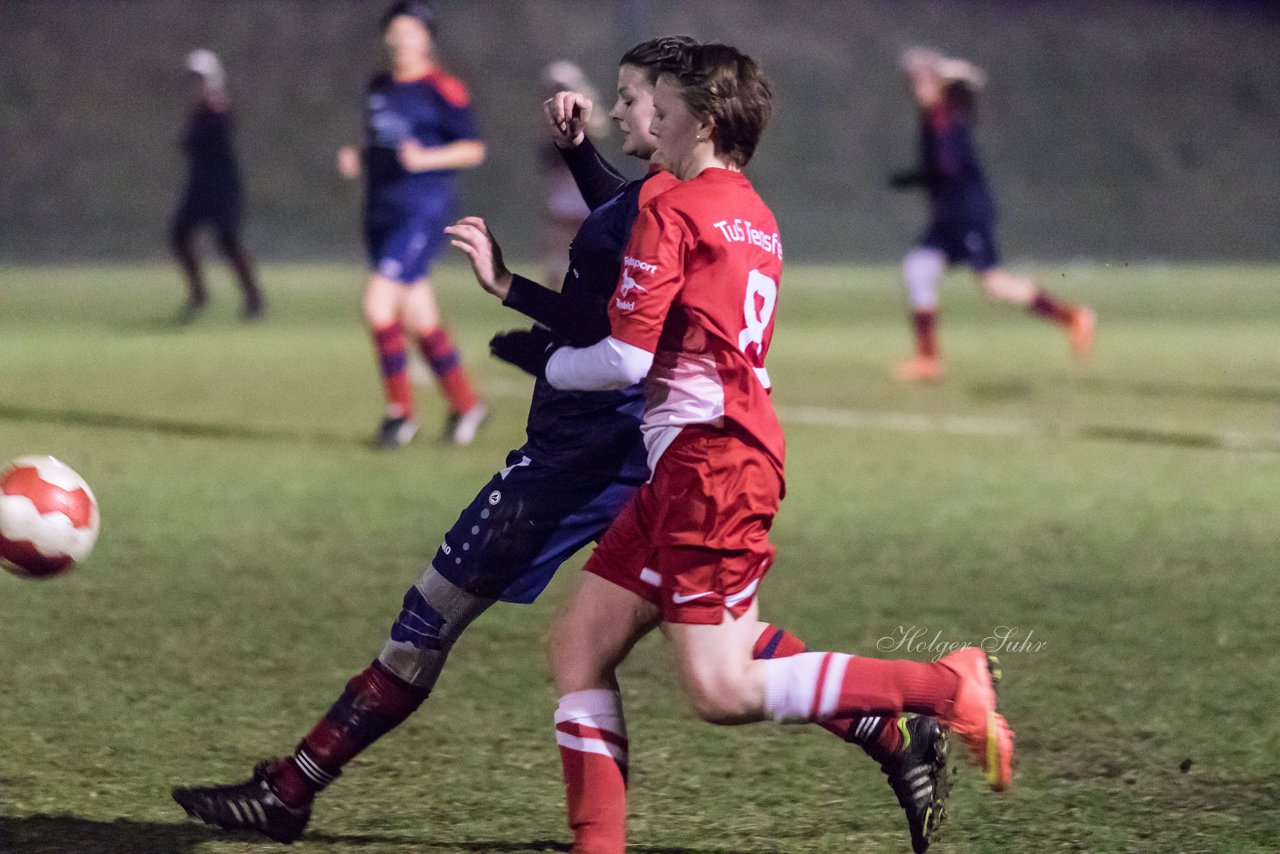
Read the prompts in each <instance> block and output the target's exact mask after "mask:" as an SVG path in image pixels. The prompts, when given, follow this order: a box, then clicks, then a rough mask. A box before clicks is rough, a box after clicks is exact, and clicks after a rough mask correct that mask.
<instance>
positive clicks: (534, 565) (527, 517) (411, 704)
mask: <svg viewBox="0 0 1280 854" xmlns="http://www.w3.org/2000/svg"><path fill="white" fill-rule="evenodd" d="M689 43H690V41H689V40H687V39H657V40H654V41H652V42H646V43H644V44H642V45H639V46H637V47H636V48H635V49H633V50H632V51H631V52H629V53H628V54H627V57H626V58H625V59H626V61H627V62H628V63H631V64H630V65H626V66H624V67H626V68H630V67H636V68H641V69H646V70H647V69H651V68H652V69H654V70H653V72H652V73H654V74H655V75H656V69H657V68H658V67H662V66H664V65H665V64H667V63H671V62H676V61H679V59H680V57H681V56H682V55H683V54H682V51H683V49H684V48H685V47H686V46H687V45H688V44H689ZM620 102H621V98H620ZM580 130H581V128H580V127H575V128H573V129H572V130H570V129H568V128H567V127H566V129H565V131H564V132H563V133H560V134H559V135H560V136H562V137H567V138H566V139H564V140H562V143H563V144H564V145H565V146H567V147H565V148H563V154H564V158H565V162H566V164H567V165H568V166H569V168H570V169H571V170H572V171H573V173H574V176H575V179H576V180H577V181H578V184H579V187H580V188H581V190H582V193H583V197H584V198H585V200H586V201H587V204H588V206H589V207H590V208H591V209H592V213H591V214H590V215H589V216H588V218H587V220H586V221H585V222H584V223H583V225H582V227H581V229H580V230H579V232H578V234H577V235H576V237H575V239H574V241H573V244H572V246H571V249H570V255H571V265H572V266H571V271H570V273H569V274H568V275H567V276H566V278H565V283H564V287H563V288H562V290H561V291H560V292H556V291H553V290H551V289H549V288H545V287H543V286H542V285H539V284H537V283H535V282H532V281H530V280H528V279H523V278H521V277H511V280H510V281H509V286H508V289H507V292H506V297H505V300H504V302H505V303H506V304H507V305H508V306H510V307H512V308H514V309H516V310H518V311H520V312H522V313H524V314H526V315H528V316H529V317H531V318H533V319H534V320H537V321H538V322H539V323H541V324H544V326H545V327H546V328H548V329H550V330H553V334H554V335H555V336H556V338H557V340H561V341H566V342H577V343H580V344H589V343H593V342H594V341H596V340H598V339H599V338H601V337H603V336H605V335H607V334H608V330H609V320H608V316H607V313H606V305H607V302H608V300H609V296H610V294H611V293H612V292H613V287H614V282H615V281H616V279H617V276H618V271H619V269H620V266H621V253H622V247H623V245H624V244H625V242H626V239H627V235H628V234H629V233H630V230H631V223H632V222H633V221H634V219H635V216H636V212H637V211H638V210H639V207H640V199H641V197H642V194H643V193H645V192H646V188H647V190H648V192H649V193H653V192H655V191H656V189H657V188H659V187H661V186H664V185H665V183H666V182H669V181H673V180H674V179H672V178H671V176H670V175H667V174H666V173H662V172H658V171H651V172H650V173H649V174H648V175H646V176H645V177H644V178H643V179H641V180H638V181H631V182H627V181H626V180H625V179H624V178H623V177H622V176H621V175H619V174H618V173H617V172H616V171H614V170H613V169H612V168H611V167H610V166H609V165H608V163H607V162H606V161H604V159H603V158H601V157H600V155H599V154H598V153H597V152H596V150H595V148H594V147H593V146H592V145H591V142H590V141H589V140H587V139H586V138H585V136H582V135H580V134H579V131H580ZM624 136H626V137H627V139H626V140H625V141H624V151H626V152H627V153H629V154H632V155H634V156H637V157H641V158H645V159H647V158H648V156H649V154H650V153H651V151H652V141H651V140H650V139H649V138H648V135H647V119H646V120H645V122H644V126H643V127H637V128H635V130H634V132H628V131H627V130H626V128H625V127H624ZM575 143H576V145H575ZM446 239H447V237H446ZM495 349H496V350H498V351H501V350H502V344H501V343H500V342H499V343H497V344H495ZM643 408H644V402H643V391H642V389H641V387H640V386H639V385H635V386H632V387H630V388H625V389H621V390H618V391H608V392H586V393H580V392H558V391H555V390H554V389H552V388H551V387H550V386H549V385H547V384H546V383H545V381H543V382H539V383H538V384H537V386H536V387H535V389H534V394H533V400H532V403H531V405H530V409H529V423H528V441H527V442H526V443H525V445H524V446H523V447H522V448H520V449H519V450H517V451H513V452H512V453H511V454H510V455H509V456H508V458H507V465H506V467H505V468H504V469H502V471H500V472H499V473H498V474H497V475H495V476H494V477H493V479H492V480H491V481H490V482H489V483H488V484H486V485H485V486H484V487H483V488H482V489H481V490H480V491H479V492H478V493H477V495H476V498H475V500H474V501H472V503H471V504H470V505H469V506H468V507H467V508H466V509H464V510H463V511H462V514H461V515H460V516H459V518H458V520H457V522H456V523H455V524H454V526H453V528H452V529H451V530H450V531H449V533H448V534H446V535H445V538H444V542H443V544H442V545H441V546H440V549H439V550H438V551H437V552H436V555H435V558H434V559H433V560H432V562H431V564H430V565H429V566H428V567H427V569H426V571H425V572H424V573H423V575H422V578H421V579H420V580H419V581H418V582H417V583H416V584H415V585H414V586H413V587H411V588H410V589H409V591H408V593H407V594H406V595H405V597H404V603H403V608H402V610H401V612H400V614H399V616H398V617H397V619H396V621H395V624H394V625H393V626H392V628H391V633H390V638H389V639H388V640H387V642H386V644H385V645H384V647H383V650H382V652H381V653H380V654H379V656H378V660H377V661H375V662H373V664H371V665H370V666H369V667H368V668H367V669H365V670H364V671H363V672H361V673H359V674H357V675H356V676H355V677H354V678H352V679H351V681H350V682H348V684H347V686H346V690H345V691H344V693H343V694H342V696H341V697H340V698H339V699H338V700H337V702H336V703H335V704H334V705H333V707H332V708H331V709H330V710H329V711H328V713H327V714H326V715H325V716H324V718H323V719H322V720H321V721H319V722H318V723H317V724H316V726H315V727H314V728H313V729H312V731H311V732H310V733H309V734H308V735H307V736H306V738H304V739H303V741H302V742H301V743H300V744H299V745H298V747H297V749H296V750H295V752H294V754H293V756H291V757H288V758H286V759H282V760H274V761H271V762H265V763H261V764H260V765H259V766H258V768H256V769H255V771H254V776H253V778H252V779H251V780H250V781H248V782H247V783H243V784H238V785H232V786H218V787H209V788H198V789H176V790H175V791H174V798H175V799H176V800H177V801H178V803H179V804H181V805H182V806H183V808H184V809H186V811H187V812H188V813H189V814H190V815H193V816H197V817H199V818H201V819H203V820H205V821H207V822H210V823H212V824H218V825H221V826H223V827H227V828H250V829H253V830H257V831H260V832H262V833H263V834H265V835H266V836H269V837H270V838H272V839H275V840H278V841H284V842H287V841H292V840H293V839H296V838H298V836H300V835H301V834H302V831H303V829H304V828H305V826H306V823H307V820H308V818H309V816H310V812H311V803H312V800H313V798H314V797H315V795H316V793H317V792H319V791H320V790H321V789H323V788H324V787H325V786H327V785H328V784H329V783H330V782H332V781H333V779H334V778H336V777H337V776H338V774H339V773H340V771H341V769H342V767H343V766H344V765H345V764H346V763H347V762H349V761H350V760H351V759H352V758H353V757H354V756H355V755H357V754H358V753H359V752H360V751H362V750H363V749H364V748H365V747H367V746H368V745H370V744H372V743H373V742H374V741H375V740H377V739H378V738H379V737H381V736H382V735H384V734H385V733H387V732H389V731H390V730H391V729H393V728H395V727H396V726H397V725H399V724H400V723H401V722H402V721H403V720H404V719H405V718H407V717H408V716H409V715H410V714H412V712H413V711H414V710H415V709H416V708H417V707H418V706H419V705H420V704H421V703H422V702H423V701H424V700H425V699H426V698H427V696H428V694H430V692H431V690H432V688H433V687H434V685H435V682H436V679H437V677H438V676H439V674H440V672H441V670H442V668H443V667H444V664H445V660H446V658H447V657H448V654H449V651H450V649H451V648H452V646H453V644H454V642H455V641H456V640H457V639H458V637H459V636H460V635H461V634H462V632H463V630H465V629H466V627H467V626H468V625H470V623H471V622H472V621H473V620H474V619H475V618H476V617H478V616H479V615H480V614H481V613H483V612H484V611H485V610H487V609H488V608H489V607H490V606H491V605H493V604H494V603H495V602H497V601H509V602H530V601H532V600H533V599H534V598H535V597H536V596H537V595H538V594H539V593H540V592H541V591H542V589H543V588H544V587H545V586H546V584H547V582H548V581H549V580H550V578H551V576H552V574H553V573H554V572H555V570H556V569H557V568H558V567H559V565H560V564H561V563H562V562H563V561H564V560H565V559H567V558H568V557H569V556H570V555H572V554H573V553H575V552H577V551H578V550H580V549H581V548H583V547H584V546H586V545H587V544H589V543H591V542H593V541H594V540H596V539H598V538H599V537H600V535H601V534H603V533H604V531H605V529H606V528H607V527H608V526H609V524H610V522H612V520H613V519H614V517H615V516H616V515H617V514H618V512H619V511H620V510H621V508H622V506H623V505H624V504H625V503H626V502H627V501H628V500H629V498H630V497H631V495H632V493H633V492H634V491H635V490H636V488H638V486H639V485H640V484H641V483H643V482H644V481H645V479H646V478H647V477H648V475H649V470H648V466H647V464H646V462H645V451H644V446H643V444H642V442H641V440H640V431H639V425H640V413H641V412H642V410H643Z"/></svg>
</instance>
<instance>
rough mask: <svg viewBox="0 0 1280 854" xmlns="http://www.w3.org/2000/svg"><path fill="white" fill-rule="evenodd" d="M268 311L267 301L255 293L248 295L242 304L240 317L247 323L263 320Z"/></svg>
mask: <svg viewBox="0 0 1280 854" xmlns="http://www.w3.org/2000/svg"><path fill="white" fill-rule="evenodd" d="M266 313H267V304H266V301H265V300H263V299H262V296H261V295H259V294H255V295H253V296H250V297H246V298H245V301H244V305H242V306H240V319H241V320H242V321H243V322H245V323H253V322H254V321H255V320H261V319H262V318H263V317H264V316H265V315H266Z"/></svg>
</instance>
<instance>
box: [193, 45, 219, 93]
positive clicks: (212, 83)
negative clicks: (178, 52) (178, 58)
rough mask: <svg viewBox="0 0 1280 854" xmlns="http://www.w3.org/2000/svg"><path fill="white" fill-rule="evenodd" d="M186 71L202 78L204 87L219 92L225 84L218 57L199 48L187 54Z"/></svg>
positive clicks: (209, 51)
mask: <svg viewBox="0 0 1280 854" xmlns="http://www.w3.org/2000/svg"><path fill="white" fill-rule="evenodd" d="M187 70H188V71H190V72H192V73H194V74H199V75H200V76H201V77H203V78H204V82H205V85H207V86H208V87H209V88H211V89H216V90H218V91H221V90H222V88H223V87H224V86H225V84H226V80H227V77H226V73H225V72H224V71H223V70H222V63H221V62H220V61H219V60H218V55H217V54H216V53H214V52H213V51H211V50H205V49H204V48H200V49H198V50H193V51H191V53H189V54H187Z"/></svg>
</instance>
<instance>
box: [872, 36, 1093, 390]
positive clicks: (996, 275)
mask: <svg viewBox="0 0 1280 854" xmlns="http://www.w3.org/2000/svg"><path fill="white" fill-rule="evenodd" d="M902 68H903V71H904V73H905V74H906V75H907V80H908V82H909V84H910V87H911V94H912V97H913V98H914V99H915V102H916V105H917V106H918V107H919V109H920V159H919V164H918V166H917V167H916V168H915V169H913V170H911V171H907V172H899V173H896V174H895V175H893V176H892V178H891V179H890V185H891V186H893V187H895V188H907V187H916V186H922V187H924V188H925V189H926V190H927V191H928V193H929V204H930V213H931V220H930V223H929V226H928V228H927V229H925V232H924V234H923V235H922V236H921V237H920V240H919V242H918V243H917V244H916V246H915V247H914V248H913V249H912V250H911V251H910V252H908V253H907V256H906V258H905V259H904V260H903V262H902V273H903V278H904V279H905V280H906V285H907V294H908V297H909V299H910V301H911V312H912V324H913V326H914V329H915V337H916V353H915V355H914V356H913V357H911V358H910V359H907V360H906V361H904V362H902V363H900V364H899V365H898V366H897V368H896V369H895V372H894V375H895V376H896V377H897V378H898V379H899V380H903V381H917V380H936V379H939V378H940V377H941V376H942V362H941V360H940V359H939V356H938V341H937V310H938V290H937V286H938V279H939V278H941V276H942V274H943V272H944V271H945V270H946V268H947V267H948V266H949V265H951V264H958V263H962V262H963V263H967V264H968V265H969V266H970V267H972V268H973V271H974V272H975V273H976V274H977V276H978V279H979V280H980V282H981V283H982V288H983V291H984V292H985V293H986V294H987V295H988V296H990V297H992V298H994V299H998V300H1003V301H1006V302H1012V303H1014V304H1016V305H1022V306H1026V307H1027V308H1028V309H1029V310H1030V311H1031V312H1032V313H1033V314H1036V315H1039V316H1040V317H1044V318H1046V319H1048V320H1052V321H1054V322H1056V323H1058V324H1060V325H1061V326H1062V327H1063V328H1064V329H1066V330H1067V333H1068V335H1069V338H1070V341H1071V346H1072V348H1073V350H1074V351H1075V353H1076V355H1077V356H1079V357H1081V358H1087V357H1088V356H1089V355H1090V353H1091V351H1092V348H1093V330H1094V325H1095V322H1096V318H1095V316H1094V313H1093V311H1092V310H1091V309H1089V308H1087V307H1084V306H1073V305H1069V304H1067V303H1064V302H1060V301H1058V300H1057V299H1055V298H1054V297H1052V296H1051V295H1050V294H1048V293H1047V292H1046V291H1044V290H1043V289H1041V288H1040V287H1039V286H1038V285H1037V284H1036V281H1035V280H1034V279H1032V278H1030V277H1026V276H1016V275H1014V274H1012V273H1009V272H1008V271H1006V270H1005V269H1004V268H1003V267H1001V266H1000V256H999V252H998V250H997V249H996V242H995V221H996V208H995V202H994V201H993V199H992V196H991V191H990V189H989V188H988V186H987V181H986V177H985V176H984V175H983V172H982V167H981V165H980V164H979V162H978V154H977V150H976V149H975V147H974V144H973V134H972V126H973V120H974V104H975V98H976V94H977V92H978V90H980V89H981V88H982V86H983V85H984V84H985V82H986V75H985V74H983V72H982V71H981V70H979V69H978V68H977V67H975V66H974V65H973V64H971V63H969V62H966V61H965V60H961V59H951V58H947V57H944V56H942V55H941V54H938V53H936V52H934V51H931V50H925V49H922V48H912V49H911V50H908V51H907V52H906V53H905V54H903V58H902Z"/></svg>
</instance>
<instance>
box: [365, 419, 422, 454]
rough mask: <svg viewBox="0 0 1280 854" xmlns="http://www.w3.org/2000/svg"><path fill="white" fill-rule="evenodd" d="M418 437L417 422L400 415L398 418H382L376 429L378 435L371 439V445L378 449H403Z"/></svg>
mask: <svg viewBox="0 0 1280 854" xmlns="http://www.w3.org/2000/svg"><path fill="white" fill-rule="evenodd" d="M416 435H418V422H417V421H414V420H413V419H412V418H406V417H404V416H403V415H401V416H400V417H398V418H384V419H382V425H381V426H380V427H379V428H378V435H377V436H374V437H373V444H374V446H375V447H378V448H388V449H394V448H403V447H404V446H405V445H407V444H409V443H410V442H412V441H413V437H414V436H416Z"/></svg>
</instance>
